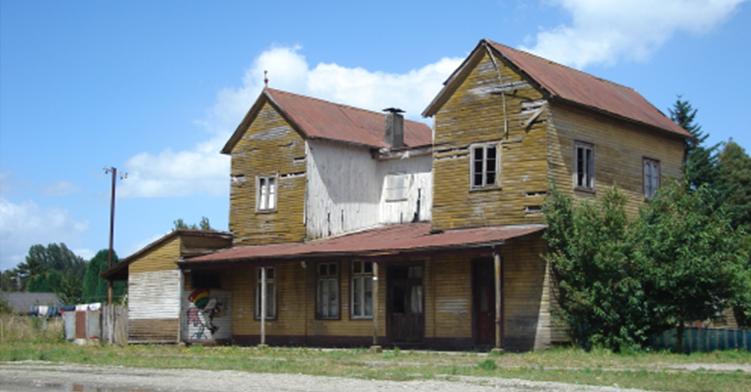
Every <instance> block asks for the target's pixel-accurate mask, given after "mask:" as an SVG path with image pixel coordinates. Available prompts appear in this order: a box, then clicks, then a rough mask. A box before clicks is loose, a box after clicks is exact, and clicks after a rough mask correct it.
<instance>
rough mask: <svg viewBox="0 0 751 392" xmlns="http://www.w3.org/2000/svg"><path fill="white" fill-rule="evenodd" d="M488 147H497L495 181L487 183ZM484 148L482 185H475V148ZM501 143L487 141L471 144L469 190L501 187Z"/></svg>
mask: <svg viewBox="0 0 751 392" xmlns="http://www.w3.org/2000/svg"><path fill="white" fill-rule="evenodd" d="M488 147H495V168H494V169H495V170H494V171H495V181H494V182H493V183H492V184H488V183H487V178H488V167H487V166H488ZM478 148H482V185H475V174H476V173H475V150H476V149H478ZM500 177H501V143H499V142H485V143H473V144H470V145H469V190H470V191H478V190H485V189H498V188H500V187H501V181H500Z"/></svg>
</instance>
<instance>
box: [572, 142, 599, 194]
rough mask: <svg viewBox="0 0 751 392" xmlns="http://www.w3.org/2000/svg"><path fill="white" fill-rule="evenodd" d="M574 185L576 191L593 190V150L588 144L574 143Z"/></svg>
mask: <svg viewBox="0 0 751 392" xmlns="http://www.w3.org/2000/svg"><path fill="white" fill-rule="evenodd" d="M575 164H576V168H575V169H576V170H575V171H574V184H575V187H576V188H578V189H585V190H590V191H591V190H594V189H595V150H594V146H593V145H591V144H589V143H583V142H576V160H575Z"/></svg>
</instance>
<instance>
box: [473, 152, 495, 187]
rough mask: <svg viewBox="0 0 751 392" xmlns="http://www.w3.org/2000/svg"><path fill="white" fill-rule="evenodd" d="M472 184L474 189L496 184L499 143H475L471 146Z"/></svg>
mask: <svg viewBox="0 0 751 392" xmlns="http://www.w3.org/2000/svg"><path fill="white" fill-rule="evenodd" d="M470 152H471V153H470V168H469V169H470V173H469V177H470V184H471V188H472V189H480V188H488V187H493V186H496V177H497V175H498V145H497V144H496V143H487V144H475V145H472V146H471V147H470Z"/></svg>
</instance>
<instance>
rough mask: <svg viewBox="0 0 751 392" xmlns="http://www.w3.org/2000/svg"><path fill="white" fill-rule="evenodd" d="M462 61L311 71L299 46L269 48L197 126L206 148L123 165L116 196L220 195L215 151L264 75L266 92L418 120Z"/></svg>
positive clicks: (224, 187)
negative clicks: (205, 134)
mask: <svg viewBox="0 0 751 392" xmlns="http://www.w3.org/2000/svg"><path fill="white" fill-rule="evenodd" d="M462 60H463V59H462V58H443V59H440V60H438V61H436V62H434V63H431V64H427V65H425V66H423V67H420V68H417V69H413V70H409V71H407V72H405V73H386V72H380V71H370V70H367V69H365V68H361V67H354V68H350V67H344V66H341V65H338V64H335V63H319V64H317V65H315V66H311V65H310V64H308V62H307V60H306V59H305V56H304V55H303V54H302V53H301V48H300V47H299V46H292V47H272V48H270V49H268V50H266V51H264V52H262V53H261V54H260V55H259V56H258V57H256V59H255V60H254V61H253V64H252V65H251V66H250V67H249V68H248V69H247V70H246V71H245V73H244V76H243V78H242V84H241V85H240V86H238V87H233V88H225V89H222V90H221V91H219V92H218V94H217V97H216V102H215V103H214V105H213V106H212V107H211V108H210V109H209V110H208V113H207V116H206V117H205V118H204V119H202V120H200V121H198V123H199V124H200V125H201V126H203V127H204V128H206V129H207V130H209V131H210V132H211V133H212V134H213V135H214V136H213V137H212V138H211V139H210V140H208V141H206V142H204V143H201V144H199V145H197V146H195V147H194V148H192V149H189V150H184V151H173V150H170V149H166V150H164V151H162V152H160V153H158V154H152V153H145V152H144V153H139V154H137V155H135V156H133V157H131V158H130V159H129V160H128V161H127V162H126V164H125V166H126V170H127V172H128V179H127V180H126V181H124V182H123V185H122V188H121V189H122V193H121V195H123V196H125V197H167V196H185V195H190V194H194V193H205V194H211V195H222V194H226V192H227V191H228V189H229V159H228V158H227V157H225V156H223V155H220V154H219V150H220V149H221V147H222V146H223V145H224V143H225V142H226V140H227V139H228V138H229V135H230V134H231V133H232V131H234V129H235V127H236V126H237V124H238V123H239V122H240V120H242V117H243V116H244V115H245V113H246V112H247V111H248V109H249V108H250V106H251V105H252V104H253V102H254V101H255V99H256V98H257V97H258V95H259V94H260V92H261V89H262V88H263V71H264V70H268V71H269V79H270V81H271V82H270V83H269V85H270V86H271V87H274V88H278V89H282V90H288V91H292V92H296V93H300V94H306V95H311V96H315V97H318V98H323V99H328V100H332V101H335V102H341V103H345V104H349V105H353V106H358V107H362V108H366V109H371V110H377V111H380V110H381V109H383V108H385V107H390V106H396V107H400V108H402V109H404V110H406V111H407V116H408V117H411V118H415V119H417V118H419V116H420V112H421V111H422V110H423V109H424V108H425V107H426V106H427V104H428V103H429V102H430V100H431V99H432V98H433V96H435V94H436V93H437V92H438V91H439V90H440V88H441V86H442V83H443V81H444V80H445V79H446V78H447V77H448V76H449V74H450V73H451V72H452V71H453V70H454V69H455V68H456V67H458V66H459V64H460V63H461V61H462Z"/></svg>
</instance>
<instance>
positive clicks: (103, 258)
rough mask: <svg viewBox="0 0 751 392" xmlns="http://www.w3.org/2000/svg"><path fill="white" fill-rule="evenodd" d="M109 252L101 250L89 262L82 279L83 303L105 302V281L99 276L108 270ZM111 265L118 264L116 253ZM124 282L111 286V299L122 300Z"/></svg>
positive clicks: (124, 288)
mask: <svg viewBox="0 0 751 392" xmlns="http://www.w3.org/2000/svg"><path fill="white" fill-rule="evenodd" d="M108 256H109V251H108V250H107V249H102V250H100V251H99V252H97V254H96V255H95V256H94V257H93V258H92V259H91V260H90V261H89V264H88V266H87V267H86V274H85V275H84V279H83V300H84V301H85V302H103V301H106V300H107V281H106V280H105V279H104V278H102V276H101V274H102V273H103V272H105V271H106V270H107V269H108V268H109V262H108ZM112 256H113V257H112V262H113V265H114V264H116V263H118V262H119V259H118V257H117V253H116V252H113V255H112ZM124 283H125V282H115V283H114V284H113V286H112V297H113V299H118V298H122V297H123V295H124V294H125V290H126V287H125V286H126V285H125V284H124Z"/></svg>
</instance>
